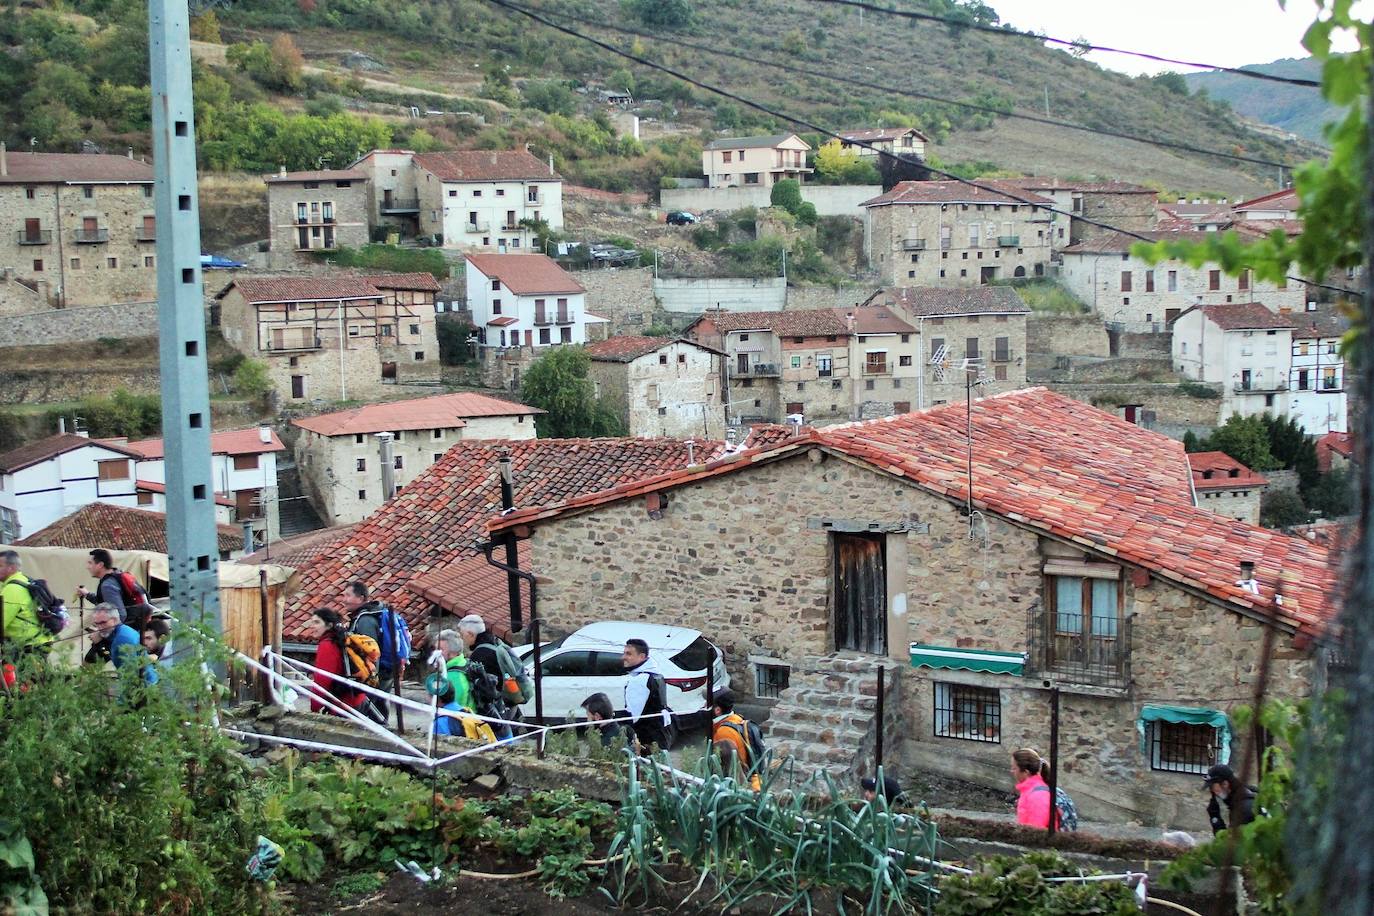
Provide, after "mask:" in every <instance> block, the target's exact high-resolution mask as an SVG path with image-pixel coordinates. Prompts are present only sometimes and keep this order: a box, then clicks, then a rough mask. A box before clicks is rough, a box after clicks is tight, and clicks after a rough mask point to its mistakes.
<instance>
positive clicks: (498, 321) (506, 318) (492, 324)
mask: <svg viewBox="0 0 1374 916" xmlns="http://www.w3.org/2000/svg"><path fill="white" fill-rule="evenodd" d="M519 320H520V319H519V318H516V317H515V316H514V315H502V316H501V317H500V318H493V319H492V320H491V321H488V322H487V327H489V328H504V327H506V326H507V325H512V324H515V323H516V322H517V321H519Z"/></svg>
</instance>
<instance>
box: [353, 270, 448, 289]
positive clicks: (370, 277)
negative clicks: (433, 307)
mask: <svg viewBox="0 0 1374 916" xmlns="http://www.w3.org/2000/svg"><path fill="white" fill-rule="evenodd" d="M362 276H363V279H365V280H367V282H368V283H371V284H372V285H373V286H375V287H377V288H378V289H415V290H424V291H426V292H430V293H437V292H439V291H440V290H441V289H443V287H441V286H440V285H439V281H438V280H436V279H434V274H430V273H425V272H424V271H419V272H415V273H405V274H363V275H362Z"/></svg>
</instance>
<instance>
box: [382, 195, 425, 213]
mask: <svg viewBox="0 0 1374 916" xmlns="http://www.w3.org/2000/svg"><path fill="white" fill-rule="evenodd" d="M419 209H420V199H419V198H418V197H393V198H392V199H391V200H384V201H382V206H381V211H382V212H383V213H415V212H418V211H419Z"/></svg>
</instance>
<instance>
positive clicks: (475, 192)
mask: <svg viewBox="0 0 1374 916" xmlns="http://www.w3.org/2000/svg"><path fill="white" fill-rule="evenodd" d="M472 196H473V197H481V196H482V192H481V190H477V191H473V192H472Z"/></svg>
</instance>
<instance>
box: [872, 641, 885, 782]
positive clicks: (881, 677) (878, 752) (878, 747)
mask: <svg viewBox="0 0 1374 916" xmlns="http://www.w3.org/2000/svg"><path fill="white" fill-rule="evenodd" d="M886 680H887V666H886V665H879V666H878V704H877V709H876V715H877V718H876V720H875V721H876V723H877V726H878V731H877V739H878V740H877V743H876V744H875V745H874V747H873V771H874V772H875V773H876V772H878V771H879V770H881V769H882V766H883V694H884V693H885V692H886V685H885V682H886Z"/></svg>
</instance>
